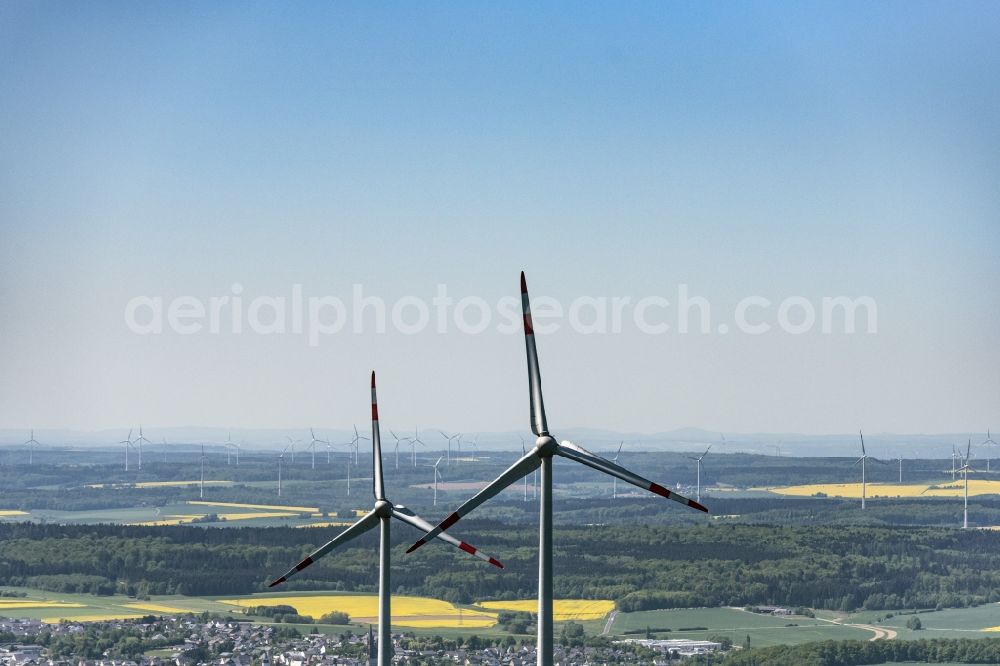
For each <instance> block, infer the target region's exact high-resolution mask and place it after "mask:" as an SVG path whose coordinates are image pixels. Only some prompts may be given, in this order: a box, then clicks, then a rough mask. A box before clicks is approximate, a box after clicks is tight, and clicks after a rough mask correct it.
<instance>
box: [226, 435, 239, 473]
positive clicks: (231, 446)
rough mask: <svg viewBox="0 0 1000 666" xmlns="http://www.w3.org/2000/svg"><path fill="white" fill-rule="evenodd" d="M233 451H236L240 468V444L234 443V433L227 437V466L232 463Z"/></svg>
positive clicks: (237, 463) (237, 464)
mask: <svg viewBox="0 0 1000 666" xmlns="http://www.w3.org/2000/svg"><path fill="white" fill-rule="evenodd" d="M233 451H236V466H237V467H239V466H240V444H239V443H237V442H233V435H232V433H230V434H229V435H228V436H227V437H226V464H227V465H228V464H229V462H230V460H231V458H232V455H233Z"/></svg>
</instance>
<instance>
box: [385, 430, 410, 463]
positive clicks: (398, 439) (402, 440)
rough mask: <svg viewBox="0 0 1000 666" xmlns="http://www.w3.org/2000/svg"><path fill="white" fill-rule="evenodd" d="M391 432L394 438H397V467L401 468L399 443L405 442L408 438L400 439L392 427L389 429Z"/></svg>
mask: <svg viewBox="0 0 1000 666" xmlns="http://www.w3.org/2000/svg"><path fill="white" fill-rule="evenodd" d="M389 434H390V435H392V438H393V439H394V440H396V469H399V443H400V442H405V441H406V439H407V438H406V437H403V438H402V439H400V438H399V436H398V435H396V433H394V432H393V431H392V429H391V428H390V429H389Z"/></svg>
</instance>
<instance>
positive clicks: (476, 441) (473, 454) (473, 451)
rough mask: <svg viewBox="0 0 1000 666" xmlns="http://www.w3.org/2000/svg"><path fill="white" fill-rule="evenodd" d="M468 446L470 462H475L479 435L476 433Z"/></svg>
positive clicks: (477, 453)
mask: <svg viewBox="0 0 1000 666" xmlns="http://www.w3.org/2000/svg"><path fill="white" fill-rule="evenodd" d="M459 441H461V440H459ZM469 444H470V445H471V446H472V462H476V459H477V458H478V457H479V433H476V436H475V437H473V438H472V440H471V441H470V442H469ZM459 448H461V444H459Z"/></svg>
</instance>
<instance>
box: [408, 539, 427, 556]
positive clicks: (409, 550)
mask: <svg viewBox="0 0 1000 666" xmlns="http://www.w3.org/2000/svg"><path fill="white" fill-rule="evenodd" d="M424 543H426V542H425V541H424V540H423V539H420V540H419V541H417V542H416V543H415V544H413V545H412V546H410V547H409V548H407V549H406V552H407V553H412V552H413V551H415V550H416V549H417V548H420V547H421V546H422V545H424Z"/></svg>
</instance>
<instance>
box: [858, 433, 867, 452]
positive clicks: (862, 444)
mask: <svg viewBox="0 0 1000 666" xmlns="http://www.w3.org/2000/svg"><path fill="white" fill-rule="evenodd" d="M858 435H859V436H860V437H861V455H863V456H865V455H868V453H867V451H865V435H864V433H862V432H861V431H860V430H859V431H858Z"/></svg>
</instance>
